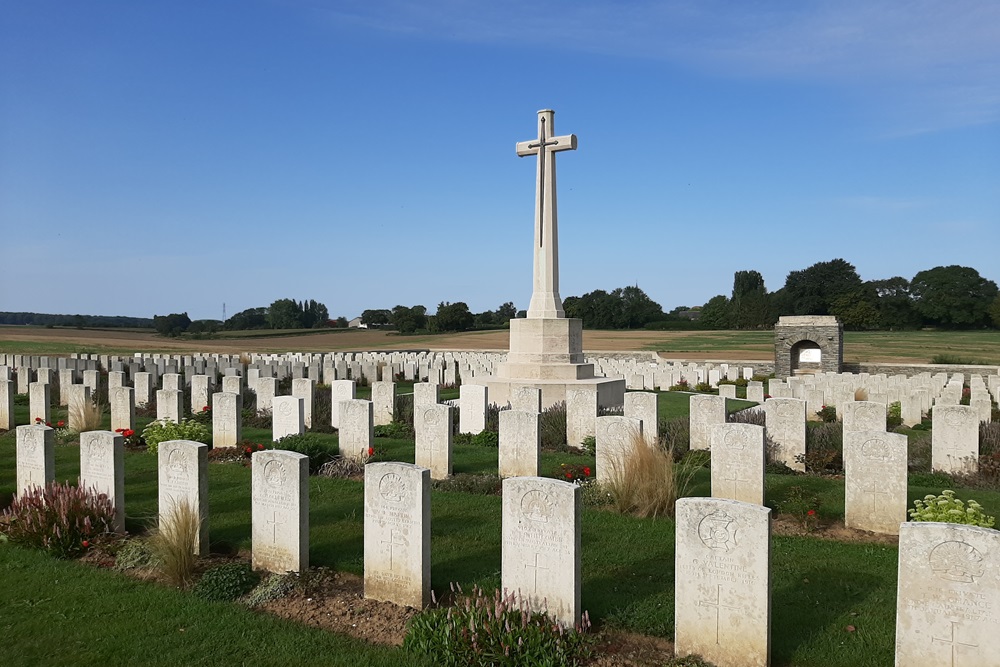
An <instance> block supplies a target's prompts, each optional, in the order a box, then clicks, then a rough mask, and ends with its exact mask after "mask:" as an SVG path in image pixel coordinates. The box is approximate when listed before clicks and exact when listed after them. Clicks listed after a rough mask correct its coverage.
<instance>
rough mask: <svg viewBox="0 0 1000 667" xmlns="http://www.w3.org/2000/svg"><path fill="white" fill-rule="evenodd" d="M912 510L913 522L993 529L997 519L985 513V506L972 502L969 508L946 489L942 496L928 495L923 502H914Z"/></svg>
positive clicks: (911, 517) (911, 518)
mask: <svg viewBox="0 0 1000 667" xmlns="http://www.w3.org/2000/svg"><path fill="white" fill-rule="evenodd" d="M913 505H914V508H913V509H911V510H910V512H909V514H910V520H911V521H943V522H945V523H961V524H966V525H969V526H982V527H983V528H992V527H993V524H994V523H996V519H995V518H994V517H991V516H987V515H986V514H984V513H983V506H982V505H980V504H979V503H977V502H976V501H975V500H970V501H969V502H968V504H967V505H968V506H966V503H964V502H962V501H961V500H959V499H958V498H956V497H955V492H954V491H951V490H950V489H945V490H944V491H942V492H941V495H940V496H935V495H934V494H928V495H926V496H924V499H923V500H914V501H913Z"/></svg>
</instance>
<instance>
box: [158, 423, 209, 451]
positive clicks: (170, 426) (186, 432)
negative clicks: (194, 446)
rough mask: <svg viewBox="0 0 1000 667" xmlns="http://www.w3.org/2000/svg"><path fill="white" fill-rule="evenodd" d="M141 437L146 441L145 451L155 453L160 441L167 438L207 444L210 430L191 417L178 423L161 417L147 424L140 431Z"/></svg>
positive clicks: (164, 440)
mask: <svg viewBox="0 0 1000 667" xmlns="http://www.w3.org/2000/svg"><path fill="white" fill-rule="evenodd" d="M142 439H143V440H145V441H146V451H147V452H149V453H150V454H155V453H156V450H157V448H159V446H160V443H161V442H166V441H168V440H193V441H194V442H204V443H205V444H209V443H211V441H212V432H211V431H210V430H209V428H208V427H207V426H205V425H204V424H201V423H199V422H196V421H194V420H193V419H182V420H181V421H180V423H174V422H172V421H169V420H166V419H163V420H158V421H154V422H150V423H149V424H147V425H146V428H144V429H143V431H142Z"/></svg>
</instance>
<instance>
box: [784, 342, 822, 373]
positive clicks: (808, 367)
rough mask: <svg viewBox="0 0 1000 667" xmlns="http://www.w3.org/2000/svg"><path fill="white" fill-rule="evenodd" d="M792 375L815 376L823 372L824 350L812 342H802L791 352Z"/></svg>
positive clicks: (794, 345) (795, 345)
mask: <svg viewBox="0 0 1000 667" xmlns="http://www.w3.org/2000/svg"><path fill="white" fill-rule="evenodd" d="M789 357H790V358H789V363H790V368H789V370H790V371H791V374H792V375H804V374H815V373H818V372H820V371H821V370H823V348H822V347H821V346H820V344H819V343H817V342H816V341H812V340H800V341H799V342H797V343H795V344H793V345H792V347H791V349H790V350H789Z"/></svg>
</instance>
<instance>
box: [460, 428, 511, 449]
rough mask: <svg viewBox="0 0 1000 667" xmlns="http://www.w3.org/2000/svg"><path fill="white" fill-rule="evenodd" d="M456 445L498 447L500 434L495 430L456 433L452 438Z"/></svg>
mask: <svg viewBox="0 0 1000 667" xmlns="http://www.w3.org/2000/svg"><path fill="white" fill-rule="evenodd" d="M452 442H453V444H456V445H476V446H478V447H494V448H495V447H499V446H500V434H499V433H497V432H496V431H486V430H483V431H480V432H479V433H458V434H456V435H455V436H453V438H452Z"/></svg>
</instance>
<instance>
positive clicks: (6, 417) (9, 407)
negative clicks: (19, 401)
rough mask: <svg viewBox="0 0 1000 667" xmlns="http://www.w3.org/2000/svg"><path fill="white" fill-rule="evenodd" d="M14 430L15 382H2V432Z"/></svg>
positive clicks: (0, 387) (0, 407)
mask: <svg viewBox="0 0 1000 667" xmlns="http://www.w3.org/2000/svg"><path fill="white" fill-rule="evenodd" d="M13 428H14V382H13V381H11V380H0V431H10V430H13Z"/></svg>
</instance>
